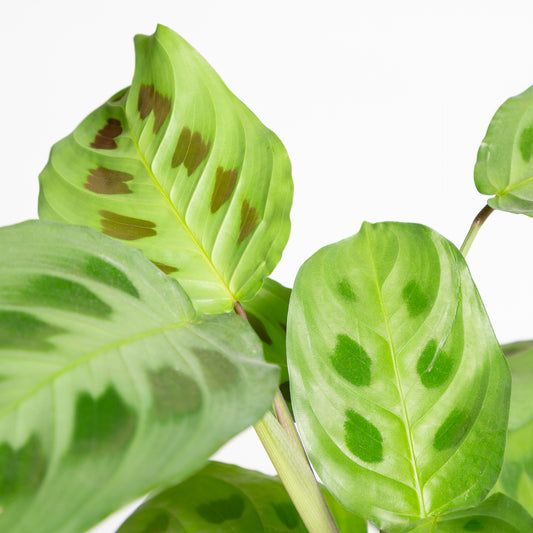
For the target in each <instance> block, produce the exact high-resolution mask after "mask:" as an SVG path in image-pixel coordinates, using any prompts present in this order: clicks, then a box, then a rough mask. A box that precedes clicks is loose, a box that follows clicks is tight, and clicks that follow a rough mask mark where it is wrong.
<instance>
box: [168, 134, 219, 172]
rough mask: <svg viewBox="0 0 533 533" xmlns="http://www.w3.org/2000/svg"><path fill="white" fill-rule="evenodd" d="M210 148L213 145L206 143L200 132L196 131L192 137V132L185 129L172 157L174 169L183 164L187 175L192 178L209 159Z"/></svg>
mask: <svg viewBox="0 0 533 533" xmlns="http://www.w3.org/2000/svg"><path fill="white" fill-rule="evenodd" d="M210 147H211V143H210V142H209V143H206V142H205V141H204V140H203V139H202V135H201V134H200V133H199V132H197V131H195V132H194V133H193V134H192V135H191V130H190V129H189V128H187V127H184V128H183V129H182V130H181V133H180V136H179V138H178V142H177V144H176V148H175V150H174V155H173V156H172V163H171V166H172V168H177V167H179V166H180V165H181V164H182V163H183V166H184V167H185V168H186V169H187V175H188V176H190V175H191V174H192V173H193V172H194V171H195V170H196V169H197V168H198V167H199V166H200V164H201V163H202V161H203V160H204V159H205V158H206V157H207V154H208V152H209V148H210Z"/></svg>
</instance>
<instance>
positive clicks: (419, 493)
mask: <svg viewBox="0 0 533 533" xmlns="http://www.w3.org/2000/svg"><path fill="white" fill-rule="evenodd" d="M365 236H366V241H367V248H368V251H369V257H370V261H371V262H372V273H373V276H374V281H375V283H376V289H377V293H378V296H379V305H380V307H381V313H382V315H383V321H384V323H385V328H386V331H387V338H388V343H389V346H390V350H391V358H392V365H393V368H394V375H395V378H396V387H397V389H398V392H399V394H400V404H401V408H402V418H403V425H404V427H405V433H406V435H407V442H408V444H409V454H410V456H411V465H412V468H413V472H414V478H415V484H416V486H415V491H416V494H417V497H418V503H419V506H420V510H421V513H422V518H425V517H426V516H427V512H426V506H425V504H424V497H423V494H422V486H421V483H420V478H419V475H418V466H417V464H416V455H415V451H414V443H413V436H412V434H411V431H410V424H409V415H408V413H407V406H406V405H405V400H404V394H403V388H402V383H401V379H400V374H399V371H398V365H397V362H396V352H395V349H394V343H393V340H392V332H391V328H390V322H389V318H388V315H387V313H386V311H385V302H384V300H383V292H382V289H381V285H380V283H379V279H378V275H377V268H376V263H375V261H374V253H373V250H372V246H371V244H370V238H369V235H368V231H366V232H365Z"/></svg>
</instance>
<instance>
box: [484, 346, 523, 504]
mask: <svg viewBox="0 0 533 533" xmlns="http://www.w3.org/2000/svg"><path fill="white" fill-rule="evenodd" d="M502 349H503V352H504V353H505V355H506V356H507V360H508V362H509V366H510V367H511V376H512V381H513V386H512V389H511V408H510V410H509V431H508V434H507V446H506V448H505V455H504V460H503V467H502V471H501V474H500V478H499V479H498V483H496V486H495V487H494V490H496V491H501V492H503V493H505V494H507V495H508V496H510V497H511V498H514V499H515V500H516V501H517V502H519V503H520V504H522V505H523V506H524V507H525V508H526V509H527V510H528V511H529V513H530V514H532V515H533V341H524V342H517V343H512V344H507V345H505V346H503V347H502Z"/></svg>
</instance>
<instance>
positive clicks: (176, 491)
mask: <svg viewBox="0 0 533 533" xmlns="http://www.w3.org/2000/svg"><path fill="white" fill-rule="evenodd" d="M324 495H325V497H326V499H327V501H328V504H329V505H330V508H331V510H332V513H333V515H334V517H335V519H336V521H337V523H338V524H339V525H341V524H342V531H347V532H348V531H349V532H350V533H366V530H367V526H366V522H365V521H364V520H363V519H361V518H359V517H358V516H355V515H353V514H352V513H350V512H349V511H347V510H346V509H344V508H343V507H342V506H341V505H340V504H338V503H337V502H336V501H335V500H334V499H333V498H332V497H331V495H330V494H328V493H327V491H324ZM156 521H157V522H158V523H160V524H164V527H165V529H161V532H162V533H180V532H182V531H190V532H193V531H202V532H204V533H208V532H210V531H213V532H215V531H217V532H220V531H233V532H235V533H251V532H253V533H271V532H274V531H275V532H278V533H299V532H301V533H304V532H307V529H306V527H305V526H304V524H303V522H302V520H301V518H300V516H299V515H298V512H297V511H296V508H295V507H294V505H293V503H292V502H291V500H290V498H289V495H288V494H287V492H286V490H285V488H284V487H283V485H282V484H281V482H280V480H279V479H278V478H277V477H271V476H266V475H264V474H261V473H259V472H254V471H251V470H245V469H243V468H240V467H238V466H234V465H228V464H223V463H216V462H211V463H209V465H208V466H206V467H205V468H204V469H203V470H201V471H200V472H197V473H196V474H195V475H193V476H192V477H190V478H189V479H187V480H186V481H184V482H183V483H181V484H179V485H177V486H175V487H172V488H170V489H167V490H165V491H163V492H162V493H160V494H158V495H157V496H155V497H153V498H151V499H149V500H148V501H146V502H145V503H143V504H142V505H141V506H140V507H139V508H138V509H137V510H136V511H135V512H134V513H133V515H132V516H130V517H129V518H128V519H127V520H126V522H125V523H124V524H123V525H122V527H121V528H120V529H119V530H118V532H117V533H145V532H146V533H148V532H150V533H155V531H156V530H153V531H152V530H150V529H148V527H153V524H155V523H156Z"/></svg>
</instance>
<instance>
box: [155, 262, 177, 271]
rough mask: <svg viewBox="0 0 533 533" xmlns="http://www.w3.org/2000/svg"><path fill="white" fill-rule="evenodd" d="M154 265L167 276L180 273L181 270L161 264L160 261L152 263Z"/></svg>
mask: <svg viewBox="0 0 533 533" xmlns="http://www.w3.org/2000/svg"><path fill="white" fill-rule="evenodd" d="M152 263H153V264H154V265H155V266H156V267H157V268H158V269H159V270H161V272H164V273H165V274H172V272H179V268H176V267H173V266H170V265H165V263H159V261H152Z"/></svg>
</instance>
